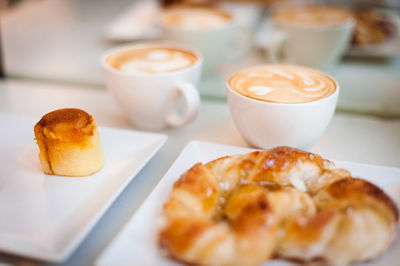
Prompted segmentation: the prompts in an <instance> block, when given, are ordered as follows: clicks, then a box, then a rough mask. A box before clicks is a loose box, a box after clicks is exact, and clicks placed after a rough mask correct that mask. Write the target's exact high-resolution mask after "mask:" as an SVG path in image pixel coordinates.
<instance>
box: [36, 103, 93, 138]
mask: <svg viewBox="0 0 400 266" xmlns="http://www.w3.org/2000/svg"><path fill="white" fill-rule="evenodd" d="M95 128H96V125H95V123H94V119H93V117H92V116H91V115H89V114H88V113H86V112H85V111H83V110H80V109H76V108H64V109H59V110H56V111H53V112H50V113H48V114H46V115H45V116H43V117H42V119H41V120H40V121H39V122H38V123H37V124H36V125H35V132H41V133H42V134H44V135H46V137H48V138H51V139H62V140H64V141H73V142H79V141H82V140H83V139H84V138H85V137H86V136H92V135H93V130H94V129H95Z"/></svg>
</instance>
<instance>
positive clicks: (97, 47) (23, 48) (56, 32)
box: [0, 0, 400, 117]
mask: <svg viewBox="0 0 400 266" xmlns="http://www.w3.org/2000/svg"><path fill="white" fill-rule="evenodd" d="M286 2H289V1H284V0H255V1H244V0H243V1H215V0H214V1H207V0H163V1H156V0H137V1H132V0H115V1H107V0H1V1H0V14H1V16H0V38H1V41H0V44H1V57H0V64H1V65H0V74H1V75H3V76H5V77H6V78H12V79H24V80H38V81H42V82H43V81H49V82H58V83H66V84H76V85H85V86H88V87H92V88H94V89H99V90H106V88H105V84H104V80H103V75H102V72H101V68H100V63H99V62H100V57H101V54H102V53H104V51H106V50H107V49H109V48H110V47H113V46H115V45H118V44H124V43H132V42H138V41H143V40H146V41H152V40H158V39H162V35H161V33H160V29H159V19H160V16H161V14H162V12H163V10H164V9H165V8H167V7H169V6H171V5H177V4H178V5H192V6H193V5H194V6H198V5H200V6H204V5H208V4H213V5H218V6H219V7H220V8H223V9H225V10H226V11H227V12H230V13H231V14H232V15H233V17H234V19H235V21H236V22H237V23H238V25H240V27H241V29H243V34H242V35H241V38H242V39H244V40H245V42H246V44H247V47H246V49H245V50H244V51H242V52H241V53H240V54H241V55H240V56H237V57H236V58H235V59H234V60H232V59H231V60H229V61H227V62H221V64H220V66H219V67H218V71H217V73H216V77H213V78H214V80H213V78H211V77H205V78H204V79H203V80H202V84H201V85H200V93H201V95H202V97H203V98H207V99H215V100H218V101H225V100H226V98H225V93H224V88H223V86H224V85H223V82H221V81H223V80H224V79H225V77H227V76H229V74H231V73H232V72H233V71H235V70H237V69H240V68H243V67H244V66H248V65H254V64H262V63H268V62H269V61H268V58H267V57H266V56H265V47H264V45H265V43H266V42H268V38H269V26H268V25H269V17H270V11H271V10H272V9H273V8H274V7H276V6H277V5H279V4H282V3H286ZM297 2H298V1H297ZM302 2H305V3H308V2H309V1H302ZM315 2H316V1H313V3H315ZM318 3H322V4H335V5H338V6H342V7H344V8H346V9H348V10H350V11H351V12H352V14H353V15H354V18H355V20H356V27H355V30H354V33H353V36H352V38H351V43H350V44H349V48H348V49H347V50H346V52H345V56H344V57H343V58H342V60H341V61H340V63H339V64H338V65H337V66H336V67H335V68H332V69H329V70H328V72H329V73H330V74H332V75H333V76H334V77H335V78H336V79H337V80H338V81H339V83H340V85H341V93H340V98H339V103H338V109H339V110H342V111H348V112H357V113H367V114H373V115H376V116H380V117H400V75H399V73H400V59H399V57H400V41H399V39H400V37H399V30H398V29H399V16H400V1H399V0H353V1H350V0H337V1H319V2H318ZM215 78H217V81H215Z"/></svg>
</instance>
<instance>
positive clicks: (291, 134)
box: [227, 73, 339, 150]
mask: <svg viewBox="0 0 400 266" xmlns="http://www.w3.org/2000/svg"><path fill="white" fill-rule="evenodd" d="M235 74H236V73H234V74H233V75H232V76H234V75H235ZM232 76H231V77H232ZM330 78H332V77H330ZM332 80H333V81H334V82H335V84H336V90H335V92H334V93H333V94H331V95H329V96H327V97H325V98H321V99H318V100H314V101H311V102H305V103H274V102H267V101H261V100H256V99H252V98H249V97H246V96H244V95H242V94H240V93H238V92H237V91H235V90H234V89H233V88H232V87H231V86H230V84H229V82H228V83H227V97H228V103H229V107H230V112H231V115H232V118H233V121H234V123H235V125H236V128H237V129H238V131H239V133H240V134H241V136H242V137H243V138H244V139H245V140H246V142H247V143H248V144H250V145H251V146H254V147H258V148H263V149H269V148H272V147H276V146H280V145H284V146H291V147H295V148H299V149H305V150H307V149H309V148H311V147H312V145H313V144H315V142H316V141H317V140H318V139H319V138H320V137H321V136H322V134H323V133H324V131H325V129H326V128H327V126H328V125H329V123H330V121H331V118H332V116H333V114H334V112H335V107H336V102H337V99H338V95H339V85H338V83H337V82H336V81H335V80H334V79H333V78H332Z"/></svg>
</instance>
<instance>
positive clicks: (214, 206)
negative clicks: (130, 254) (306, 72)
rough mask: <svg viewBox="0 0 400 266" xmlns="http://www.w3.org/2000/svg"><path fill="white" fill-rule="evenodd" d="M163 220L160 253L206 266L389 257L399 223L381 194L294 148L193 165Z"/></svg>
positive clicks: (176, 187)
mask: <svg viewBox="0 0 400 266" xmlns="http://www.w3.org/2000/svg"><path fill="white" fill-rule="evenodd" d="M163 215H164V217H165V220H166V223H165V225H164V226H163V227H162V228H161V231H160V234H159V240H160V244H161V246H162V247H164V248H165V249H166V250H167V251H168V252H169V254H170V255H171V256H172V257H174V258H176V259H178V260H181V261H183V262H187V263H191V264H201V265H256V264H259V263H262V262H264V261H266V260H268V259H269V258H271V257H280V258H287V259H295V260H298V261H303V262H309V261H315V260H319V261H322V262H323V263H325V264H330V265H346V264H349V263H354V262H359V261H363V260H368V259H372V258H374V257H376V256H378V255H380V254H381V253H383V252H384V251H385V250H386V248H387V247H388V246H389V245H390V243H391V242H392V240H393V237H394V235H395V232H396V224H397V221H398V210H397V207H396V205H395V204H394V203H393V201H392V200H391V199H390V198H389V197H388V196H387V195H386V194H385V193H384V192H383V191H382V190H381V189H379V188H378V187H376V186H375V185H373V184H371V183H369V182H367V181H364V180H362V179H358V178H353V177H351V176H350V173H349V172H348V171H346V170H343V169H337V168H335V167H334V164H333V163H332V162H330V161H328V160H324V159H322V158H321V157H320V156H318V155H316V154H312V153H307V152H303V151H300V150H296V149H292V148H289V147H277V148H274V149H271V150H267V151H256V152H252V153H248V154H245V155H234V156H227V157H223V158H219V159H217V160H214V161H212V162H209V163H207V164H205V165H204V164H202V163H198V164H196V165H194V166H193V167H192V168H191V169H189V170H188V171H187V172H185V173H184V174H183V175H182V176H181V177H180V178H179V180H178V181H177V182H175V184H174V187H173V189H172V192H171V194H170V198H169V199H168V201H167V202H166V203H165V204H164V208H163Z"/></svg>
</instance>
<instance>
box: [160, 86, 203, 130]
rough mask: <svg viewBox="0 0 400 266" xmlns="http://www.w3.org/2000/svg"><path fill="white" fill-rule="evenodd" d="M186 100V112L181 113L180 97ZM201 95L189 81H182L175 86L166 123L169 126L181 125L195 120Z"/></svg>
mask: <svg viewBox="0 0 400 266" xmlns="http://www.w3.org/2000/svg"><path fill="white" fill-rule="evenodd" d="M181 97H183V99H184V101H185V109H186V110H185V114H183V115H180V113H179V110H178V103H179V99H180V98H181ZM199 106H200V95H199V92H198V91H197V89H196V88H195V87H194V86H193V85H192V84H190V83H188V82H180V83H178V84H176V85H175V86H174V91H173V93H172V96H171V100H170V106H169V107H168V109H167V110H168V111H167V118H166V123H167V125H168V126H174V127H177V126H181V125H184V124H186V123H188V122H189V121H191V120H193V119H194V118H195V117H196V116H197V113H198V111H199Z"/></svg>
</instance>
